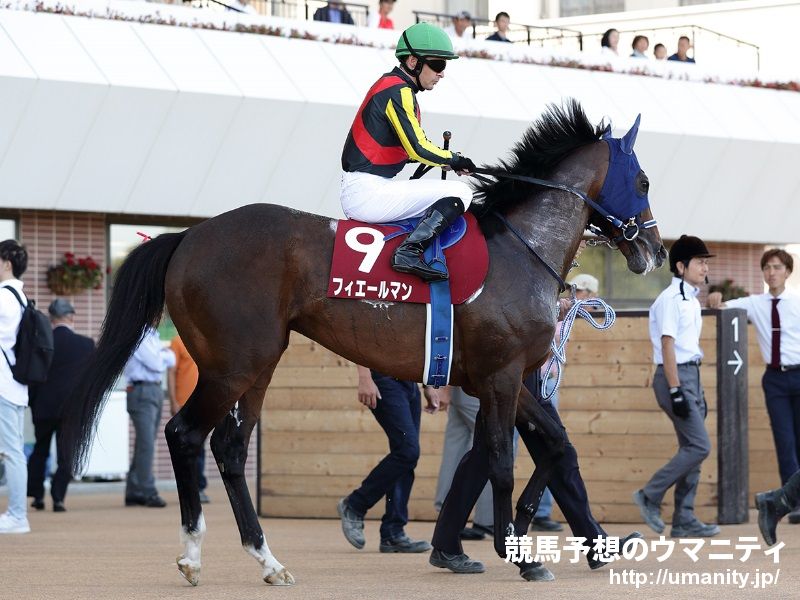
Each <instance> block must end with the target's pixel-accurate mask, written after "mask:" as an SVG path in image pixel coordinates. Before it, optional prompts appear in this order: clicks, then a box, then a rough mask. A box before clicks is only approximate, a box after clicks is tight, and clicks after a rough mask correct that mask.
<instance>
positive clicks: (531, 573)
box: [519, 565, 555, 581]
mask: <svg viewBox="0 0 800 600" xmlns="http://www.w3.org/2000/svg"><path fill="white" fill-rule="evenodd" d="M519 574H520V575H521V576H522V578H523V579H524V580H525V581H553V580H554V579H555V576H554V575H553V574H552V573H551V572H550V570H549V569H548V568H547V567H545V566H544V565H536V566H533V565H531V566H530V567H528V568H527V569H523V570H522V571H520V572H519Z"/></svg>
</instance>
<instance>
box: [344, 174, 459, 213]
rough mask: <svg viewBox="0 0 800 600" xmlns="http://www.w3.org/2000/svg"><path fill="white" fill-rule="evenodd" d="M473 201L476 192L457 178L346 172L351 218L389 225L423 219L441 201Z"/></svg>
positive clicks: (346, 207)
mask: <svg viewBox="0 0 800 600" xmlns="http://www.w3.org/2000/svg"><path fill="white" fill-rule="evenodd" d="M448 196H455V197H457V198H461V201H462V202H463V203H464V208H465V209H466V208H468V207H469V204H470V202H472V189H471V188H470V187H469V186H468V185H467V184H466V183H464V182H463V181H456V180H455V179H444V180H442V179H388V178H386V177H379V176H378V175H372V174H371V173H347V172H343V173H342V193H341V202H342V210H343V211H344V214H345V215H347V218H348V219H356V220H358V221H364V222H365V223H387V222H389V221H397V220H400V219H409V218H412V217H421V216H422V215H423V214H425V211H426V210H428V208H430V206H431V205H432V204H433V203H434V202H436V201H437V200H439V199H440V198H446V197H448Z"/></svg>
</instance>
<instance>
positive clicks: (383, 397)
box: [336, 366, 441, 554]
mask: <svg viewBox="0 0 800 600" xmlns="http://www.w3.org/2000/svg"><path fill="white" fill-rule="evenodd" d="M424 390H425V398H426V400H427V401H428V405H427V407H426V408H425V411H426V412H429V413H435V412H436V411H437V410H438V409H439V407H440V399H441V396H440V393H441V391H440V390H438V389H434V388H432V387H430V386H425V388H424ZM358 401H359V402H361V404H363V405H364V406H366V407H367V408H369V409H370V411H371V412H372V415H373V416H374V417H375V420H376V421H378V424H379V425H380V426H381V427H382V428H383V431H384V432H385V433H386V437H387V438H388V441H389V454H388V455H387V456H385V457H384V458H383V460H381V461H380V462H379V463H378V464H377V466H376V467H375V468H374V469H372V471H370V473H369V475H367V477H366V478H365V479H364V481H363V482H362V483H361V485H360V486H359V487H358V488H357V489H355V490H353V491H352V492H351V493H350V494H349V495H348V496H345V497H344V498H342V499H341V500H339V504H338V505H337V506H336V511H337V512H338V513H339V518H340V519H341V523H342V533H344V537H345V538H346V539H347V541H348V542H350V544H352V545H353V546H354V547H356V548H358V549H359V550H360V549H362V548H363V547H364V544H365V540H364V515H366V514H367V511H368V510H369V509H370V508H372V507H373V506H375V505H376V504H377V503H378V502H379V501H380V499H381V498H383V497H385V498H386V511H385V513H384V515H383V518H382V519H381V530H380V533H381V542H380V546H379V547H378V549H379V551H380V552H384V553H397V552H399V553H404V554H407V553H414V554H416V553H419V552H427V551H428V550H430V549H431V545H430V544H429V543H428V542H426V541H424V540H412V539H410V538H409V537H408V536H407V535H406V533H405V526H406V524H408V499H409V496H410V495H411V487H412V486H413V485H414V469H415V468H416V467H417V461H418V460H419V425H420V414H421V412H422V404H421V399H420V393H419V386H418V385H417V384H416V383H415V382H413V381H402V380H399V379H396V378H394V377H389V376H388V375H383V374H382V373H378V372H377V371H370V370H369V369H367V368H366V367H361V366H359V367H358Z"/></svg>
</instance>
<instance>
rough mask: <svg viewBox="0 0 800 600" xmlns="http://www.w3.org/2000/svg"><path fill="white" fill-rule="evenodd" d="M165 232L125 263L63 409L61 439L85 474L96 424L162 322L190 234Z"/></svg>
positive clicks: (135, 251)
mask: <svg viewBox="0 0 800 600" xmlns="http://www.w3.org/2000/svg"><path fill="white" fill-rule="evenodd" d="M185 233H186V232H185V231H184V232H180V233H165V234H162V235H159V236H158V237H156V238H154V239H152V240H150V241H148V242H146V243H143V244H140V245H139V246H138V247H136V248H135V249H134V250H133V252H131V253H130V254H129V255H128V257H127V258H126V259H125V262H123V263H122V266H120V268H119V270H118V271H117V274H116V277H115V279H114V286H113V290H112V293H111V301H110V302H109V304H108V311H107V312H106V317H105V319H104V320H103V327H102V331H101V334H100V341H99V342H98V344H97V349H96V350H95V352H94V353H93V354H92V356H91V358H90V359H89V361H88V364H87V365H86V367H85V368H84V369H83V371H82V372H81V375H80V377H79V378H78V381H77V384H76V386H75V388H74V389H73V392H72V394H71V395H70V396H69V398H68V399H67V402H66V405H65V407H64V424H63V427H62V431H61V433H62V435H63V436H64V441H65V442H66V445H65V447H66V448H69V449H70V450H71V451H72V466H73V471H74V472H75V473H78V472H80V471H81V470H82V469H83V466H84V465H85V464H86V460H87V459H88V454H89V448H90V446H91V440H92V436H93V434H94V431H95V422H96V420H97V418H98V416H99V415H100V413H101V412H102V409H103V406H104V405H105V399H106V392H107V391H108V389H109V388H110V387H111V386H113V385H114V383H115V382H116V381H117V378H118V377H119V376H120V374H121V373H122V370H123V369H124V368H125V364H126V363H127V362H128V359H129V358H130V357H131V355H132V354H133V353H134V351H135V350H136V348H137V347H138V346H139V343H140V342H141V339H142V335H143V334H144V332H145V330H146V328H147V327H148V326H150V325H155V324H157V323H158V322H159V320H160V319H161V314H162V312H163V311H164V302H165V281H164V280H165V278H166V274H167V267H168V266H169V262H170V260H171V258H172V254H173V253H174V252H175V249H176V248H177V247H178V245H179V244H180V243H181V241H182V240H183V238H184V235H185Z"/></svg>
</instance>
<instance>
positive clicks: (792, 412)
mask: <svg viewBox="0 0 800 600" xmlns="http://www.w3.org/2000/svg"><path fill="white" fill-rule="evenodd" d="M793 266H794V260H793V259H792V256H791V255H790V254H789V253H788V252H786V251H785V250H781V249H778V248H773V249H772V250H767V251H766V252H765V253H764V255H763V256H762V257H761V271H762V273H763V274H764V282H765V283H766V284H767V287H768V288H769V290H768V291H767V292H766V293H765V294H757V295H754V296H747V297H745V298H737V299H735V300H728V301H727V302H725V303H723V302H722V295H721V294H720V293H719V292H714V293H713V294H709V296H708V305H709V306H710V307H711V308H743V309H745V310H746V311H747V318H748V319H749V320H750V321H751V322H752V323H753V325H755V328H756V334H757V336H758V345H759V346H760V347H761V354H762V355H763V356H764V362H765V363H766V364H767V369H766V371H764V376H763V378H762V379H761V385H762V387H763V388H764V397H765V399H766V403H767V413H769V421H770V425H771V426H772V437H773V439H774V440H775V451H776V453H777V455H778V470H779V471H780V474H781V483H782V484H786V482H788V481H789V478H790V477H791V476H792V475H794V474H795V473H796V472H797V471H798V470H800V296H798V295H797V294H795V293H793V292H790V291H789V290H787V289H786V280H787V279H788V278H789V276H790V275H791V274H792V268H793ZM797 508H798V507H794V510H793V511H792V512H791V513H789V522H790V523H794V524H797V523H800V510H797Z"/></svg>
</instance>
